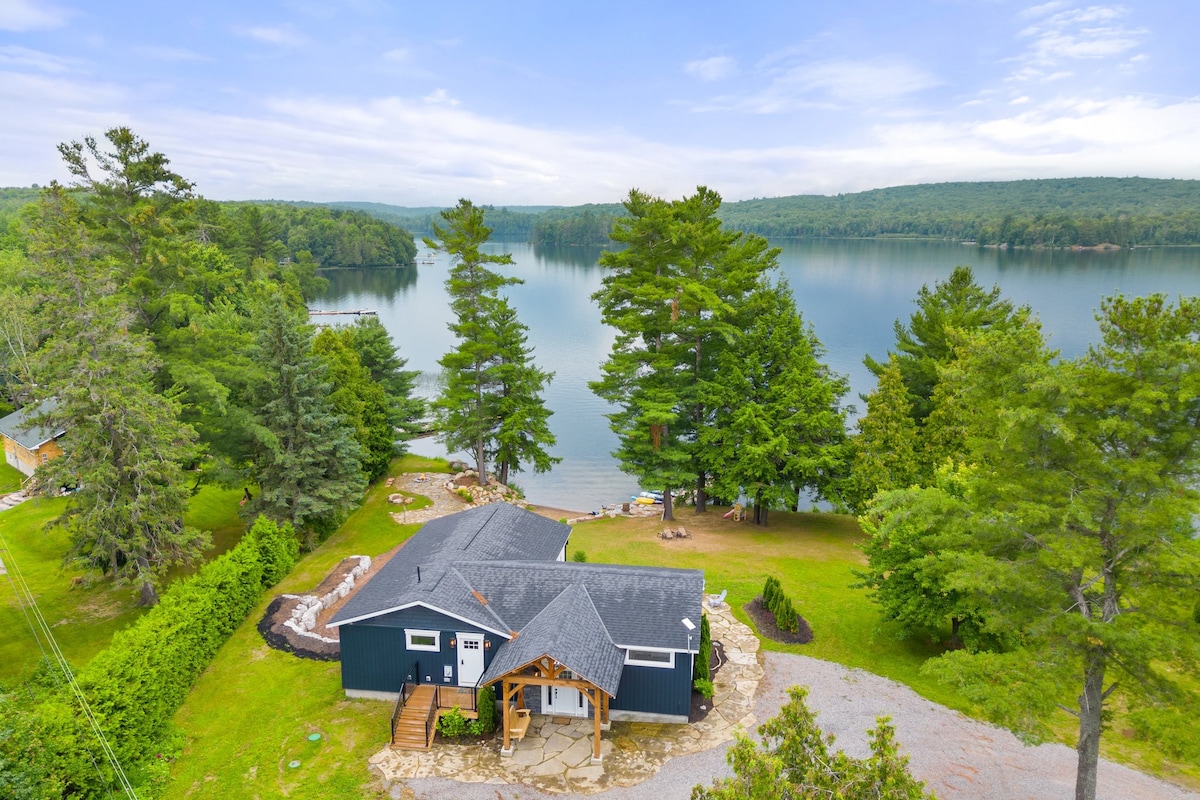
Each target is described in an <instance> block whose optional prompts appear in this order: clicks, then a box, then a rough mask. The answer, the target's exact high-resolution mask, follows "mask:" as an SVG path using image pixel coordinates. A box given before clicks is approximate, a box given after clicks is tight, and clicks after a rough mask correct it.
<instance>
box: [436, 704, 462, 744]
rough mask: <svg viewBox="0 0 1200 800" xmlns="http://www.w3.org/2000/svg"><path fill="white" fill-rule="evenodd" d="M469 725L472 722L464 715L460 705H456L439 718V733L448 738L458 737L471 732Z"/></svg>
mask: <svg viewBox="0 0 1200 800" xmlns="http://www.w3.org/2000/svg"><path fill="white" fill-rule="evenodd" d="M469 727H470V722H469V721H468V720H467V718H466V717H464V716H463V713H462V710H461V709H460V708H459V707H458V706H455V707H454V708H452V709H450V710H449V711H447V712H446V713H445V714H442V716H441V717H439V718H438V723H437V729H438V733H440V734H441V735H442V736H445V737H446V738H448V739H457V738H458V737H460V736H466V735H467V733H468V732H469V731H468V728H469Z"/></svg>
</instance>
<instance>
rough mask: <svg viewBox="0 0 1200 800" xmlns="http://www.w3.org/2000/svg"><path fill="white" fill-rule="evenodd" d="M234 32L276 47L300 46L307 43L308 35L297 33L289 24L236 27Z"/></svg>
mask: <svg viewBox="0 0 1200 800" xmlns="http://www.w3.org/2000/svg"><path fill="white" fill-rule="evenodd" d="M235 33H237V34H238V35H239V36H245V37H246V38H248V39H255V40H257V41H260V42H264V43H266V44H273V45H276V46H277V47H300V46H301V45H305V44H308V41H309V40H308V37H306V36H304V35H303V34H300V33H297V32H296V31H295V30H293V29H292V26H291V25H259V26H254V27H249V28H236V29H235Z"/></svg>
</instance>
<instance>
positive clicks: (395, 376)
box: [345, 316, 425, 440]
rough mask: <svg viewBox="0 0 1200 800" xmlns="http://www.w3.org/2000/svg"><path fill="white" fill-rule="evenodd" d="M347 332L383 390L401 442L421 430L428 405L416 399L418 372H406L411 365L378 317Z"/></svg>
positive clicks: (366, 319)
mask: <svg viewBox="0 0 1200 800" xmlns="http://www.w3.org/2000/svg"><path fill="white" fill-rule="evenodd" d="M345 330H347V331H348V332H349V333H350V339H351V343H352V344H353V345H354V349H355V350H356V351H357V352H358V360H359V363H361V364H362V365H363V366H364V367H366V368H367V370H368V371H369V372H370V373H371V380H373V381H375V382H376V383H378V384H379V385H380V386H382V387H383V391H384V393H385V394H386V395H387V401H388V419H389V420H390V421H391V423H392V426H393V427H396V428H399V429H400V430H399V438H400V439H401V440H403V439H407V438H409V437H410V436H411V435H412V434H413V433H415V432H416V431H418V430H419V429H420V427H421V418H422V417H423V416H424V415H425V403H424V401H423V400H421V398H420V397H416V396H414V390H415V387H416V381H417V376H418V375H420V373H419V372H415V371H413V370H405V369H404V366H405V364H407V363H408V362H407V361H405V359H403V358H400V357H399V355H397V353H396V346H395V344H393V343H392V337H391V334H389V333H388V332H387V328H385V327H384V326H383V323H382V322H380V321H379V318H378V317H373V316H372V317H359V318H358V319H357V320H356V321H355V323H354V324H353V325H351V326H349V327H347V328H346V329H345Z"/></svg>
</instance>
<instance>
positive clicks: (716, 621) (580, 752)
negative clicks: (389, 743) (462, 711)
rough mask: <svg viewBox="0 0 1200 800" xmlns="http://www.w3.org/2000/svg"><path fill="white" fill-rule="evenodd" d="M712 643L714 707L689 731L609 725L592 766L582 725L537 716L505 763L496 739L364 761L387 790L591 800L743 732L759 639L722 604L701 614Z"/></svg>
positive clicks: (758, 670)
mask: <svg viewBox="0 0 1200 800" xmlns="http://www.w3.org/2000/svg"><path fill="white" fill-rule="evenodd" d="M706 611H707V613H708V620H709V625H710V627H711V629H712V638H713V640H714V641H719V642H721V644H722V645H723V646H724V648H725V659H726V663H725V664H724V666H722V667H721V670H720V671H719V672H718V673H717V676H716V680H715V681H714V688H715V690H716V691H715V693H714V695H713V698H712V703H713V707H712V710H711V711H710V712H709V714H708V716H707V717H705V718H704V719H703V720H702V721H700V722H697V723H695V724H691V725H669V724H660V723H648V722H616V721H614V722H613V723H612V728H611V730H608V731H603V732H602V733H601V734H600V752H601V755H602V756H603V760H602V762H601V763H600V764H592V763H591V755H592V726H593V723H591V722H589V721H588V720H584V719H579V720H572V721H570V722H555V721H554V718H553V717H549V716H544V715H536V716H534V717H533V721H532V722H531V724H530V726H529V732H528V733H527V734H526V736H525V738H524V740H522V741H520V742H517V743H516V749H515V752H514V753H513V755H512V756H511V757H503V756H501V755H500V740H499V738H496V739H494V740H492V741H489V742H486V743H484V744H471V745H458V744H446V743H443V742H442V741H440V740H439V741H437V742H435V744H434V746H433V749H432V750H429V751H412V750H392V749H391V748H385V749H384V750H382V751H380V752H378V753H376V754H375V755H374V756H372V757H371V759H370V763H371V767H372V770H373V771H375V772H377V773H378V774H380V775H381V776H382V777H383V778H384V780H385V782H386V783H387V784H388V788H389V789H390V788H391V787H392V785H393V784H395V783H398V782H399V783H400V784H403V782H404V781H405V780H406V779H410V778H429V777H442V778H453V779H454V780H458V781H464V782H468V783H486V784H495V785H509V784H525V785H527V786H531V787H534V788H537V789H539V790H541V791H545V792H553V793H571V794H593V793H596V792H602V791H605V790H606V789H610V788H612V787H615V786H633V785H635V784H638V783H641V782H642V781H644V780H646V779H647V778H649V777H651V776H652V775H654V774H655V773H656V772H658V770H659V769H660V768H661V767H662V765H663V763H664V762H665V761H666V760H667V759H668V758H674V757H676V756H682V755H687V754H689V753H696V752H700V751H703V750H708V749H711V748H713V747H716V746H717V745H719V744H721V743H722V742H727V741H730V740H732V739H733V734H734V731H735V730H738V729H741V730H743V731H747V732H748V731H750V730H752V729H753V727H754V725H755V724H756V723H757V720H756V719H755V716H754V697H755V694H756V693H757V691H758V684H759V681H760V680H762V677H763V669H762V665H761V664H760V660H759V656H758V639H757V638H756V637H755V636H754V634H753V633H752V632H751V631H750V629H749V628H747V627H746V626H745V625H743V624H742V623H741V622H738V621H737V619H736V618H735V617H734V616H733V614H732V613H731V611H730V610H729V607H728V606H723V607H722V608H721V609H715V610H714V609H706ZM559 719H561V718H559Z"/></svg>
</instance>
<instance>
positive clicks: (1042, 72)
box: [1012, 2, 1147, 81]
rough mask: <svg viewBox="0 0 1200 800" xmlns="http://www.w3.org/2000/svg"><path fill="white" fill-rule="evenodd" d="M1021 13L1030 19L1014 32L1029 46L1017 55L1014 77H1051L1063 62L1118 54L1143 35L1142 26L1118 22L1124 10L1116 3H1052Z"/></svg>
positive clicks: (1059, 70) (1023, 78)
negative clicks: (1111, 4) (1071, 4)
mask: <svg viewBox="0 0 1200 800" xmlns="http://www.w3.org/2000/svg"><path fill="white" fill-rule="evenodd" d="M1022 16H1023V17H1025V18H1027V19H1031V20H1033V21H1032V22H1031V23H1030V24H1029V25H1028V26H1026V27H1025V28H1024V29H1023V30H1022V31H1021V32H1020V33H1019V34H1018V38H1019V39H1025V40H1028V41H1029V45H1028V48H1027V50H1026V52H1025V53H1023V54H1022V55H1021V56H1019V57H1018V58H1017V61H1018V62H1019V63H1020V65H1021V66H1020V67H1019V68H1018V69H1017V71H1016V72H1015V73H1014V75H1013V76H1012V77H1013V79H1014V80H1022V81H1027V80H1048V79H1054V78H1056V77H1060V76H1061V74H1062V71H1061V68H1060V65H1062V64H1063V63H1064V62H1070V61H1099V60H1103V59H1110V58H1114V57H1117V56H1121V55H1124V54H1126V53H1128V52H1129V51H1131V50H1134V49H1135V48H1137V47H1138V46H1140V45H1141V44H1142V43H1143V42H1144V41H1145V40H1146V37H1147V31H1146V30H1145V29H1143V28H1130V27H1126V26H1124V25H1122V24H1121V19H1122V18H1123V17H1125V16H1126V11H1125V9H1123V8H1121V7H1119V6H1088V7H1085V8H1080V7H1067V6H1066V5H1065V4H1064V3H1059V2H1056V3H1047V4H1045V5H1041V6H1035V7H1033V8H1030V9H1027V10H1026V12H1025V13H1024V14H1023V15H1022ZM1136 57H1137V56H1136V55H1135V56H1133V58H1136Z"/></svg>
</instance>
